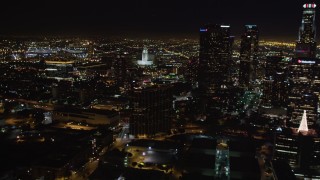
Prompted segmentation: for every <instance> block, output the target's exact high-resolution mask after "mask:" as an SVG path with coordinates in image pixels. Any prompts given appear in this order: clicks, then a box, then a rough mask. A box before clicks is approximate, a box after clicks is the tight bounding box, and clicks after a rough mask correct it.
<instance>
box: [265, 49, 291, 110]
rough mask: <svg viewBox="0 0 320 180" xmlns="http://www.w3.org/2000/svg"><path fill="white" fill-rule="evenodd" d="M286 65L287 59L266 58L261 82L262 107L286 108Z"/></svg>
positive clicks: (277, 57)
mask: <svg viewBox="0 0 320 180" xmlns="http://www.w3.org/2000/svg"><path fill="white" fill-rule="evenodd" d="M288 63H289V61H288V58H286V57H284V56H281V55H278V56H267V59H266V66H265V77H264V80H263V105H265V106H278V107H286V106H287V103H286V101H287V94H288V93H287V92H288V80H287V79H288Z"/></svg>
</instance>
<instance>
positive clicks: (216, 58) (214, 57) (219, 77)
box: [198, 24, 233, 109]
mask: <svg viewBox="0 0 320 180" xmlns="http://www.w3.org/2000/svg"><path fill="white" fill-rule="evenodd" d="M232 43H233V38H232V37H230V26H229V25H220V24H214V25H212V24H210V25H206V26H204V27H203V28H201V29H200V54H199V72H198V83H199V90H200V94H201V95H202V99H203V100H205V101H206V100H208V99H209V100H212V99H215V97H216V96H218V95H217V92H218V91H219V90H221V89H226V88H228V86H229V84H230V83H231V80H230V79H231V78H230V76H228V75H229V73H228V71H229V67H230V65H231V53H232ZM202 104H204V105H205V106H206V104H207V102H203V103H202ZM203 109H205V108H203Z"/></svg>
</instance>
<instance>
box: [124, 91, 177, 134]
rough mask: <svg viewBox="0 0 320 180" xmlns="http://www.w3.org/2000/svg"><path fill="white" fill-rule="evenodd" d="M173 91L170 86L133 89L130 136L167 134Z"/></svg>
mask: <svg viewBox="0 0 320 180" xmlns="http://www.w3.org/2000/svg"><path fill="white" fill-rule="evenodd" d="M172 101H173V91H172V86H171V85H146V86H139V87H133V89H132V93H131V103H132V107H131V108H132V114H131V117H130V128H129V130H130V134H132V135H138V136H153V135H155V134H156V133H160V132H164V133H167V132H168V131H169V130H170V122H171V118H172Z"/></svg>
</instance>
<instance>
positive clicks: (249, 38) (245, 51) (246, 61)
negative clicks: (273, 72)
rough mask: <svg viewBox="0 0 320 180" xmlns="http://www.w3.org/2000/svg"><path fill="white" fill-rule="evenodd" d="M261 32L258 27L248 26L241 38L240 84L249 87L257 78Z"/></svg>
mask: <svg viewBox="0 0 320 180" xmlns="http://www.w3.org/2000/svg"><path fill="white" fill-rule="evenodd" d="M258 43H259V30H258V27H257V26H256V25H246V26H245V32H244V34H243V35H242V36H241V46H240V73H239V83H240V85H242V86H246V87H248V86H249V85H250V84H251V83H252V81H254V80H255V78H256V73H257V66H258V59H257V58H258Z"/></svg>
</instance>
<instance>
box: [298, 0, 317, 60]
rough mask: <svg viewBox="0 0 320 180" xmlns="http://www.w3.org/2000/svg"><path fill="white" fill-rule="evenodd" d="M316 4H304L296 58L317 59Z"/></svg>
mask: <svg viewBox="0 0 320 180" xmlns="http://www.w3.org/2000/svg"><path fill="white" fill-rule="evenodd" d="M315 18H316V4H304V5H303V13H302V24H301V27H300V29H299V39H298V41H297V44H296V50H295V51H296V57H306V58H315V57H316V49H317V45H316V26H315Z"/></svg>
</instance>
